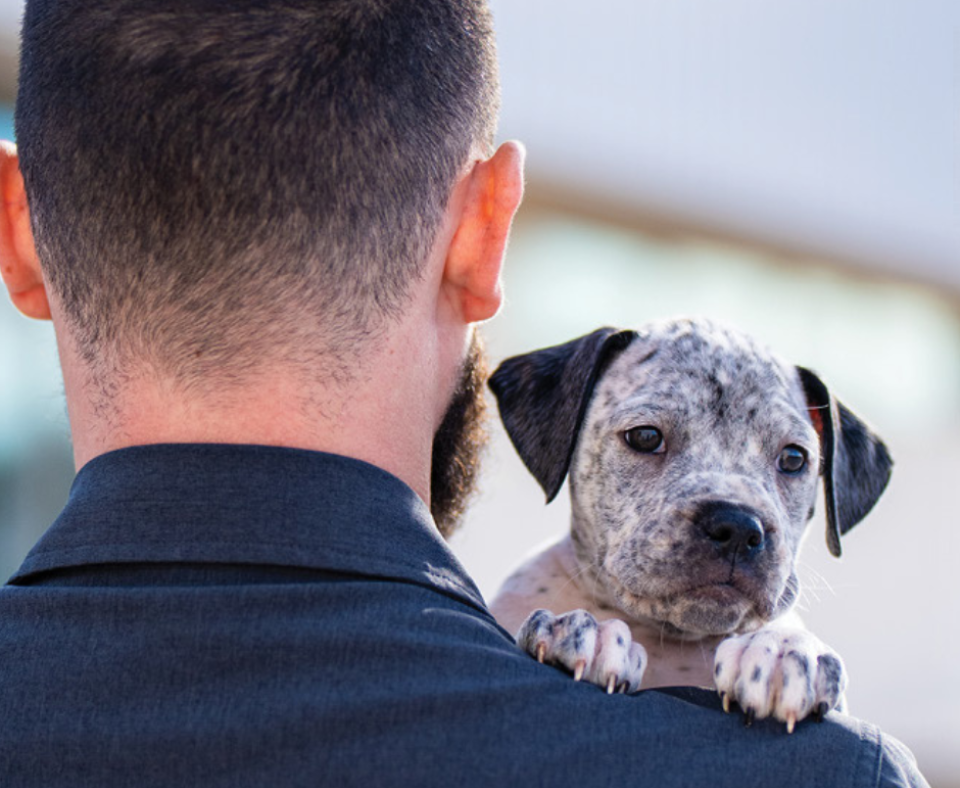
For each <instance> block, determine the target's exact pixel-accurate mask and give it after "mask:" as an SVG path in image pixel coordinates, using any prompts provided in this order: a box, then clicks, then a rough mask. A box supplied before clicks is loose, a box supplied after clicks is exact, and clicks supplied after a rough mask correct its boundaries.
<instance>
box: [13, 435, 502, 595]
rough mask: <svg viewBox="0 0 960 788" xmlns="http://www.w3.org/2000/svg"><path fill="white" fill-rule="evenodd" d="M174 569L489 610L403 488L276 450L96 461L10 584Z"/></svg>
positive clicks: (353, 464)
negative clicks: (277, 574)
mask: <svg viewBox="0 0 960 788" xmlns="http://www.w3.org/2000/svg"><path fill="white" fill-rule="evenodd" d="M166 562H197V563H231V564H271V565H281V566H292V567H300V568H309V569H323V570H328V571H335V572H343V573H349V574H356V575H369V576H377V577H385V578H393V579H399V580H405V581H409V582H415V583H419V584H421V585H426V586H430V587H433V588H435V589H437V590H440V591H442V592H444V593H446V594H452V595H454V596H457V597H459V598H461V599H462V600H463V601H466V602H468V603H469V604H471V605H473V606H475V607H479V608H480V609H481V610H484V611H485V610H486V607H485V605H484V602H483V598H482V596H481V595H480V592H479V591H478V590H477V588H476V586H475V585H474V583H473V581H472V580H471V579H470V577H469V576H468V575H467V573H466V571H465V570H464V569H463V567H462V566H461V565H460V563H459V562H458V561H457V559H456V558H455V557H454V556H453V554H452V553H451V551H450V550H449V548H448V547H447V546H446V544H445V542H444V541H443V539H442V538H441V537H440V535H439V533H438V532H437V529H436V527H435V525H434V523H433V519H432V518H431V516H430V512H429V511H428V509H427V507H426V505H425V504H424V503H423V501H422V500H421V499H420V498H419V497H418V496H417V494H416V493H414V492H413V490H411V489H410V488H409V487H407V486H406V485H405V484H404V483H403V482H401V481H400V480H399V479H397V478H396V477H394V476H392V475H390V474H388V473H387V472H386V471H383V470H381V469H380V468H377V467H375V466H373V465H369V464H367V463H365V462H361V461H360V460H354V459H351V458H348V457H341V456H338V455H333V454H323V453H320V452H312V451H305V450H301V449H288V448H278V447H269V446H237V445H221V444H190V445H187V444H184V445H172V444H170V445H168V444H164V445H154V446H139V447H134V448H129V449H121V450H119V451H114V452H110V453H108V454H104V455H101V456H100V457H97V458H95V459H93V460H91V461H90V462H89V463H87V464H86V465H85V466H84V467H83V468H82V469H81V470H80V472H79V473H78V474H77V477H76V479H75V480H74V483H73V486H72V487H71V490H70V496H69V499H68V501H67V505H66V507H65V508H64V510H63V512H62V513H61V514H60V516H59V517H58V518H57V520H56V521H55V522H54V523H53V525H52V526H51V527H50V529H49V530H48V531H47V533H46V534H45V535H44V536H43V538H41V540H40V541H39V542H38V543H37V545H36V546H35V547H34V549H33V550H32V551H31V552H30V554H29V555H28V556H27V558H26V560H25V561H24V563H23V565H22V566H21V567H20V569H19V571H17V573H16V574H14V575H13V577H12V578H11V580H10V582H11V583H14V584H17V583H24V582H27V581H28V579H29V578H31V576H35V575H38V574H40V573H43V572H47V571H50V570H54V569H61V568H67V567H78V566H83V565H89V564H109V563H166Z"/></svg>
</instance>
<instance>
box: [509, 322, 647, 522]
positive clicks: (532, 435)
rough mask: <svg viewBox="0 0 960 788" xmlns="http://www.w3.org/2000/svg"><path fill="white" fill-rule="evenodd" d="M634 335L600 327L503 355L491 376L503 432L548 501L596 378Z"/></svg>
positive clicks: (555, 489)
mask: <svg viewBox="0 0 960 788" xmlns="http://www.w3.org/2000/svg"><path fill="white" fill-rule="evenodd" d="M635 336H636V332H634V331H621V330H619V329H616V328H600V329H597V330H596V331H594V332H593V333H592V334H587V335H586V336H583V337H580V338H579V339H574V340H573V341H571V342H567V343H566V344H563V345H556V346H554V347H548V348H544V349H543V350H535V351H534V352H532V353H525V354H523V355H521V356H514V357H513V358H508V359H507V360H506V361H504V362H503V363H502V364H501V365H500V366H499V367H497V371H496V372H494V373H493V375H492V376H491V378H490V388H491V389H492V390H493V393H494V394H495V395H496V398H497V404H498V405H499V406H500V418H501V419H502V421H503V424H504V427H506V429H507V434H508V435H509V436H510V440H511V441H513V445H514V447H515V448H516V450H517V453H518V454H519V455H520V459H522V460H523V463H524V465H526V466H527V469H528V470H529V471H530V473H532V474H533V476H534V478H535V479H536V480H537V481H538V482H539V483H540V486H541V487H542V488H543V491H544V492H545V493H546V494H547V503H549V502H550V501H552V500H553V499H554V498H555V497H556V496H557V493H558V492H560V488H561V487H562V486H563V480H564V478H565V477H566V475H567V470H568V469H569V468H570V460H571V458H572V456H573V449H574V446H576V443H577V435H578V433H579V432H580V426H581V425H582V424H583V417H584V415H585V414H586V410H587V404H588V403H589V402H590V396H591V395H592V394H593V388H594V386H595V385H596V382H597V380H598V379H599V377H600V375H601V373H602V372H603V370H604V368H605V367H606V364H607V363H608V362H609V361H610V360H611V359H612V358H613V357H614V356H615V355H616V354H617V353H619V352H620V351H621V350H623V349H624V348H625V347H626V346H627V345H629V344H630V342H631V341H633V338H634V337H635Z"/></svg>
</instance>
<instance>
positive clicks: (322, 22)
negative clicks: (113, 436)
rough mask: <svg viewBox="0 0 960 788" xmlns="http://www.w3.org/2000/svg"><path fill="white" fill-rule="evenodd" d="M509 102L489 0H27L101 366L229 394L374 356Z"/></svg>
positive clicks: (82, 295)
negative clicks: (365, 345)
mask: <svg viewBox="0 0 960 788" xmlns="http://www.w3.org/2000/svg"><path fill="white" fill-rule="evenodd" d="M496 104H497V78H496V66H495V57H494V52H493V37H492V30H491V24H490V19H489V16H488V12H487V10H486V4H485V2H484V0H229V2H228V1H226V0H98V2H90V0H29V1H28V3H27V10H26V15H25V22H24V31H23V49H22V63H21V74H20V94H19V98H18V101H17V111H16V130H17V138H18V146H19V150H20V160H21V167H22V171H23V175H24V180H25V184H26V190H27V194H28V197H29V201H30V209H31V217H32V218H31V221H32V227H33V231H34V236H35V240H36V244H37V249H38V253H39V256H40V260H41V263H42V265H43V268H44V273H45V276H46V278H47V281H48V283H49V285H50V286H51V288H52V290H53V293H54V294H55V296H56V298H57V299H58V302H59V304H60V306H61V309H62V312H63V316H64V319H65V320H66V322H67V324H68V325H69V327H70V329H71V332H72V334H73V336H74V340H75V342H76V343H77V346H78V349H79V351H80V353H81V355H82V356H83V357H84V358H85V360H86V361H87V362H88V363H89V364H90V365H91V366H92V367H93V368H96V367H97V366H98V365H103V364H104V363H109V364H110V369H111V370H112V369H114V368H117V367H119V369H121V370H122V369H123V368H124V367H125V366H126V365H127V364H129V363H133V364H148V365H150V366H151V367H152V368H155V369H158V370H160V371H162V372H163V373H164V374H168V375H173V376H175V377H176V378H178V379H179V380H181V381H182V382H184V383H186V384H188V385H189V384H191V383H193V382H197V383H199V384H200V385H203V384H204V382H207V381H216V383H217V385H222V384H223V382H224V381H229V380H242V379H243V378H244V376H245V375H246V374H247V372H249V371H250V370H251V369H253V368H255V367H256V366H257V365H258V364H260V363H261V361H262V360H263V359H264V358H265V357H269V358H270V360H271V362H277V361H280V362H283V361H294V362H298V363H301V364H304V365H310V364H312V363H315V361H316V358H315V356H314V354H317V353H322V354H324V355H325V356H326V357H327V359H328V360H329V357H330V355H331V354H332V355H333V356H337V354H340V355H341V356H343V355H345V354H346V353H348V352H350V350H351V349H353V350H355V349H357V348H359V347H362V341H363V340H364V339H365V338H368V337H370V336H375V335H376V334H377V332H378V331H380V330H382V329H383V327H384V325H386V324H388V323H389V320H390V319H391V317H393V316H395V315H396V314H397V313H398V310H401V309H402V308H403V305H404V297H405V294H406V292H407V289H408V288H407V286H408V284H409V283H410V282H411V281H413V280H415V279H416V277H417V276H418V274H419V273H420V271H421V265H422V263H423V261H424V260H425V258H426V256H427V253H428V251H429V249H430V246H431V244H432V242H433V240H434V238H435V236H436V233H437V231H438V229H439V226H440V222H441V219H442V216H443V209H444V206H445V204H446V201H447V198H448V196H449V193H450V190H451V188H452V186H453V184H454V182H455V180H456V177H457V175H458V174H459V172H460V170H461V168H462V167H463V165H464V163H465V162H466V161H467V159H468V156H469V154H470V152H471V149H473V148H474V147H475V146H477V145H479V146H481V147H484V148H486V147H489V146H490V144H491V143H492V134H493V128H494V123H495V116H496V110H497V107H496ZM328 366H329V365H328ZM346 366H348V365H346ZM107 371H108V370H101V372H107Z"/></svg>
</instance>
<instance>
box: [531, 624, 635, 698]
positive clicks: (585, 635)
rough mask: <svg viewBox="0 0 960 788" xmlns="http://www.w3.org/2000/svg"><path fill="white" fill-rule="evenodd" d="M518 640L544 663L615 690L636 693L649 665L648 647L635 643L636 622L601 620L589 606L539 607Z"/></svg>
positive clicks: (575, 677) (575, 676) (578, 679)
mask: <svg viewBox="0 0 960 788" xmlns="http://www.w3.org/2000/svg"><path fill="white" fill-rule="evenodd" d="M517 643H519V645H520V647H521V648H522V649H524V650H525V651H526V652H527V653H528V654H531V655H532V656H534V657H536V658H537V659H538V660H539V661H540V662H545V663H547V664H550V665H560V666H562V667H564V668H566V669H567V670H569V671H570V672H571V673H573V678H574V680H575V681H580V680H581V679H583V680H585V681H587V682H589V683H591V684H597V685H598V686H601V687H604V688H606V690H607V692H608V693H611V694H612V693H613V692H614V691H615V690H619V691H620V692H636V691H637V690H638V689H640V681H641V679H642V678H643V671H644V669H645V668H646V667H647V652H646V651H645V650H644V648H643V646H641V645H640V644H639V643H634V642H633V638H632V637H631V635H630V627H628V626H627V625H626V624H625V623H624V622H622V621H618V620H616V619H611V620H609V621H603V622H599V623H598V622H597V620H596V619H595V618H594V617H593V616H592V615H591V614H590V613H588V612H587V611H586V610H574V611H573V612H571V613H564V614H563V615H560V616H554V615H553V613H551V612H550V611H549V610H535V611H534V612H533V613H531V614H530V615H529V616H528V617H527V620H526V621H524V622H523V624H521V625H520V631H519V632H517Z"/></svg>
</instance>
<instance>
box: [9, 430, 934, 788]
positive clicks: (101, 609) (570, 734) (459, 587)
mask: <svg viewBox="0 0 960 788" xmlns="http://www.w3.org/2000/svg"><path fill="white" fill-rule="evenodd" d="M505 560H507V559H506V558H505ZM924 784H925V783H924V781H923V778H922V777H921V776H920V774H919V773H918V771H917V769H916V766H915V764H914V761H913V758H912V756H911V755H910V753H909V752H908V751H907V750H906V749H905V748H904V747H903V746H902V745H900V744H899V743H898V742H896V741H895V740H893V739H891V738H889V737H887V736H885V735H881V733H880V731H878V730H877V729H876V728H875V727H873V726H871V725H868V724H866V723H864V722H861V721H859V720H856V719H853V718H850V717H843V716H840V715H836V714H832V715H830V716H829V717H828V719H827V721H826V722H825V723H823V724H817V723H814V722H807V723H803V724H801V725H800V726H799V727H798V729H797V731H796V733H794V734H793V735H792V736H787V735H786V734H785V733H784V731H783V728H782V726H778V725H773V724H766V723H757V724H755V725H754V726H753V727H752V728H749V729H746V728H744V727H743V726H742V724H741V722H740V719H739V718H738V717H737V716H735V715H724V714H723V713H722V711H721V710H720V708H719V704H718V702H717V699H716V698H715V696H714V694H713V693H710V692H706V691H701V690H691V689H687V690H676V691H660V690H653V691H647V692H642V693H639V694H637V695H634V696H630V697H627V696H620V695H615V696H607V695H606V694H604V693H603V692H602V691H601V690H600V689H598V688H595V687H591V686H587V685H584V684H577V683H575V682H573V681H572V680H571V679H570V678H569V676H567V675H565V674H563V673H561V672H559V671H558V670H555V669H553V668H550V667H545V666H543V665H539V664H537V663H536V662H535V661H534V660H532V659H530V658H529V657H527V656H526V655H525V654H523V653H522V652H520V651H519V649H518V648H517V647H516V645H515V644H514V642H513V640H512V639H511V637H510V636H509V634H508V633H506V632H504V631H503V630H502V629H501V628H500V627H499V626H498V625H497V624H496V623H495V622H494V620H493V618H491V616H490V614H489V613H488V612H487V609H486V607H485V605H484V602H483V600H482V598H481V596H480V594H479V593H478V591H477V589H476V588H475V586H474V584H473V582H472V581H471V580H470V578H469V577H468V576H467V575H466V573H465V572H464V570H463V568H462V567H461V566H460V565H459V563H458V562H457V561H456V559H455V558H454V557H453V555H452V554H451V553H450V551H449V550H448V549H447V547H446V545H445V544H444V543H443V541H442V540H441V539H440V537H439V536H438V535H437V533H436V531H435V529H434V527H433V524H432V522H431V520H430V515H429V513H428V511H427V509H426V508H425V507H424V505H423V503H422V502H421V501H420V499H419V498H418V497H417V496H416V495H415V494H414V493H413V492H412V491H411V490H410V489H409V488H407V487H406V486H405V485H404V484H402V483H401V482H400V481H398V480H397V479H396V478H394V477H392V476H390V475H388V474H386V473H384V472H383V471H381V470H379V469H377V468H374V467H372V466H370V465H366V464H364V463H361V462H358V461H355V460H350V459H345V458H342V457H335V456H330V455H324V454H318V453H313V452H306V451H296V450H289V449H276V448H264V447H249V446H248V447H238V446H153V447H144V448H135V449H127V450H123V451H119V452H114V453H111V454H108V455H105V456H102V457H100V458H98V459H96V460H94V461H92V462H91V463H89V464H88V465H87V466H85V467H84V468H83V469H82V470H81V472H80V473H79V474H78V476H77V479H76V481H75V483H74V485H73V489H72V491H71V494H70V500H69V502H68V504H67V506H66V508H65V510H64V511H63V513H62V514H61V516H60V517H59V519H58V520H57V521H56V522H55V523H54V524H53V526H52V527H51V529H50V530H49V531H48V533H47V534H46V536H44V538H43V539H41V541H40V542H39V544H37V546H36V547H35V548H34V550H33V551H32V552H31V553H30V555H29V557H28V558H27V559H26V561H25V562H24V564H23V567H22V568H21V569H20V570H19V571H18V572H17V573H16V574H15V575H14V576H13V578H11V580H10V582H9V584H8V585H6V586H5V587H3V588H2V590H0V786H3V787H4V788H15V787H18V786H43V788H55V786H71V788H76V787H77V786H91V787H93V786H95V787H96V788H108V787H109V786H123V788H129V787H130V786H134V787H135V788H147V786H181V787H182V786H194V785H195V786H203V788H214V786H230V788H235V786H245V785H249V786H264V788H266V786H301V785H302V786H320V785H324V786H350V785H357V786H365V788H369V787H370V786H387V785H396V786H428V785H437V786H458V788H459V787H460V786H474V785H477V786H480V785H484V786H498V787H499V786H511V785H517V786H522V788H534V786H540V785H542V786H551V787H553V786H565V785H570V786H578V788H585V786H592V785H597V786H601V785H602V786H607V785H618V786H627V785H646V786H656V787H657V788H667V787H668V786H698V785H704V786H725V785H730V786H736V788H746V787H747V786H751V785H756V786H771V785H777V786H794V785H796V786H800V785H804V786H811V785H818V786H823V785H843V786H878V785H884V786H887V785H924Z"/></svg>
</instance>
